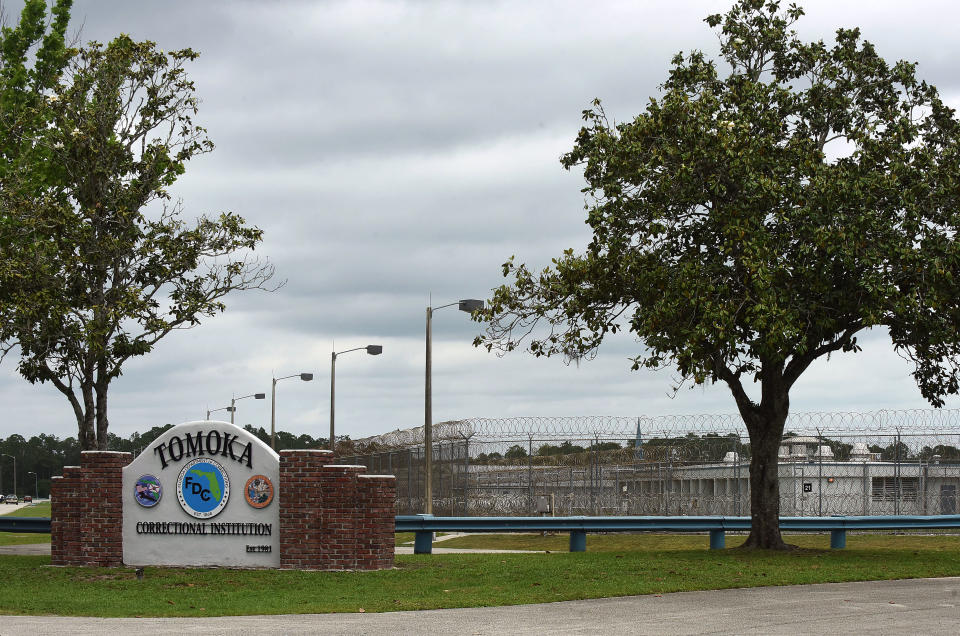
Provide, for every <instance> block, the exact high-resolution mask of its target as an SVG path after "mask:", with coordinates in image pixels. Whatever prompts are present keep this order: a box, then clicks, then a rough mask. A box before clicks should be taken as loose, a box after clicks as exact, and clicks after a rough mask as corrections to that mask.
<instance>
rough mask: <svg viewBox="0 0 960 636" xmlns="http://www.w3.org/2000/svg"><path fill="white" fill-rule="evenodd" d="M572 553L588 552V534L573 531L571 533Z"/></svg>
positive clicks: (581, 531)
mask: <svg viewBox="0 0 960 636" xmlns="http://www.w3.org/2000/svg"><path fill="white" fill-rule="evenodd" d="M570 551H571V552H586V551H587V533H586V532H584V531H583V530H571V531H570Z"/></svg>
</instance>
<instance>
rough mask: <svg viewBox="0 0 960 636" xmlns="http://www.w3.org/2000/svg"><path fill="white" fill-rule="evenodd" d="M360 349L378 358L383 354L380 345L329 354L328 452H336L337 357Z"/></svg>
mask: <svg viewBox="0 0 960 636" xmlns="http://www.w3.org/2000/svg"><path fill="white" fill-rule="evenodd" d="M361 349H366V350H367V355H371V356H378V355H380V354H381V353H383V346H382V345H367V346H366V347H356V348H355V349H347V350H346V351H340V352H336V351H331V352H330V450H332V451H335V450H336V442H335V441H334V440H335V439H336V437H334V434H335V428H334V424H333V422H334V417H335V415H336V409H335V408H334V405H335V403H336V387H337V356H339V355H343V354H344V353H350V352H351V351H360V350H361Z"/></svg>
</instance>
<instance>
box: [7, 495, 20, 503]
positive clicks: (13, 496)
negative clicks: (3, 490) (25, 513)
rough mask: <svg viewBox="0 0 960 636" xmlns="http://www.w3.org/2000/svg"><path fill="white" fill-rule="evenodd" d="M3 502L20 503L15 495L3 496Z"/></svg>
mask: <svg viewBox="0 0 960 636" xmlns="http://www.w3.org/2000/svg"><path fill="white" fill-rule="evenodd" d="M3 503H8V504H10V503H12V504H18V503H20V499H19V498H18V497H17V496H16V495H7V496H6V497H4V498H3Z"/></svg>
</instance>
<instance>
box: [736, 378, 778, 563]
mask: <svg viewBox="0 0 960 636" xmlns="http://www.w3.org/2000/svg"><path fill="white" fill-rule="evenodd" d="M783 371H784V365H783V362H782V361H769V360H764V361H763V367H762V370H761V372H760V374H759V379H760V383H761V391H762V398H761V400H760V403H759V404H757V403H756V402H754V401H752V400H751V399H750V398H749V396H747V393H746V391H744V389H743V385H742V384H741V383H740V378H739V376H737V375H734V374H733V373H731V372H730V371H728V370H726V369H723V368H722V369H721V373H720V377H721V378H722V379H723V380H724V381H725V382H726V383H727V385H728V386H729V387H730V390H731V392H732V393H733V397H734V399H735V400H736V402H737V410H739V411H740V416H741V417H742V418H743V422H744V424H746V426H747V432H748V433H750V535H749V536H748V537H747V540H746V541H745V542H744V543H743V546H741V547H744V548H762V549H765V550H786V549H789V548H790V546H788V545H787V544H786V543H784V542H783V538H782V537H781V536H780V484H779V477H780V475H779V470H778V469H779V467H778V464H777V460H778V455H779V450H780V441H781V440H782V439H783V426H784V424H785V423H786V421H787V413H789V412H790V385H791V383H790V382H789V381H786V380H785V378H784V373H783Z"/></svg>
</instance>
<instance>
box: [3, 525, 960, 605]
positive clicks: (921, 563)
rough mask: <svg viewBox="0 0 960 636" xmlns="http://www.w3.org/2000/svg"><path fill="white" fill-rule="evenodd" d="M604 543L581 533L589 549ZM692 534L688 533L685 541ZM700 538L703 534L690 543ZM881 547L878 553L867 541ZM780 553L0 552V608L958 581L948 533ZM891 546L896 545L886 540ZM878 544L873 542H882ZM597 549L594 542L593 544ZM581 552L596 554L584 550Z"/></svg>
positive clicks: (414, 599) (959, 559)
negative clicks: (189, 556)
mask: <svg viewBox="0 0 960 636" xmlns="http://www.w3.org/2000/svg"><path fill="white" fill-rule="evenodd" d="M601 538H602V537H593V536H591V537H590V540H588V546H590V545H591V540H592V543H594V544H598V543H600V542H599V541H598V539H601ZM688 538H693V539H696V538H697V537H688ZM699 538H700V539H702V538H703V537H699ZM881 539H882V540H883V541H886V544H885V545H886V547H876V546H877V545H878V544H877V543H876V541H881ZM881 539H877V540H871V541H874V547H869V542H868V543H865V544H864V546H861V547H857V544H856V542H857V540H858V538H857V537H850V541H849V543H848V545H850V546H851V547H849V548H848V549H846V550H833V551H831V550H818V549H799V550H795V551H792V552H786V553H775V552H766V551H742V550H736V549H731V550H726V551H723V552H718V551H710V550H706V549H704V547H703V546H702V545H700V546H698V547H697V548H696V549H688V548H683V547H676V546H675V547H673V548H668V547H664V546H661V547H660V548H657V549H632V550H626V549H613V547H612V546H608V547H610V548H611V549H609V550H600V549H596V550H595V551H592V552H585V553H574V554H571V553H569V552H564V551H560V552H555V553H549V554H451V555H438V554H435V555H420V556H413V555H408V556H398V557H397V559H396V564H397V567H396V568H395V569H393V570H387V571H382V572H297V571H278V570H228V569H183V568H152V567H151V568H146V569H145V576H144V578H143V580H137V578H136V576H135V572H134V570H133V569H131V568H104V569H98V568H72V567H71V568H59V567H58V568H54V567H43V566H46V565H49V563H50V559H49V557H37V556H0V577H2V580H3V581H4V590H3V594H2V595H0V613H6V614H59V615H73V616H219V615H245V614H288V613H290V614H303V613H328V612H360V611H365V612H385V611H396V610H418V609H436V608H450V607H478V606H494V605H517V604H524V603H543V602H550V601H563V600H573V599H587V598H601V597H612V596H627V595H634V594H663V593H667V592H679V591H690V590H710V589H724V588H732V587H754V586H764V585H791V584H803V583H826V582H841V581H865V580H882V579H902V578H921V577H940V576H960V547H958V545H957V542H956V541H955V537H912V536H898V537H892V538H891V537H887V538H885V539H884V538H882V537H881ZM891 539H893V540H895V541H894V542H891ZM881 542H882V541H881ZM596 547H597V548H599V546H596ZM588 549H593V548H590V547H588Z"/></svg>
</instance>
